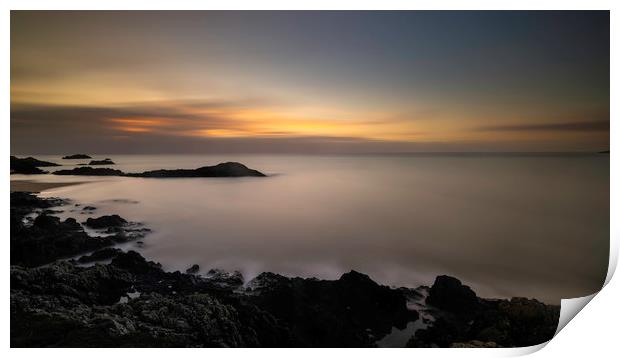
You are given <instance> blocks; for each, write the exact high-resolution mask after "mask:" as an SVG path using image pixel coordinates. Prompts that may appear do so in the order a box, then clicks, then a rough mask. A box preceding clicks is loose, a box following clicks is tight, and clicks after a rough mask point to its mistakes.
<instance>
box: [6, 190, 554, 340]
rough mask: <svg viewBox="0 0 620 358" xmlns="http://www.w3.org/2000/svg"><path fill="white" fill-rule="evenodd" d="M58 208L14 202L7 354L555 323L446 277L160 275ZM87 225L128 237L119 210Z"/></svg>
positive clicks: (537, 333)
mask: <svg viewBox="0 0 620 358" xmlns="http://www.w3.org/2000/svg"><path fill="white" fill-rule="evenodd" d="M62 204H63V201H62V200H60V199H40V198H37V197H36V196H34V195H30V194H25V193H14V194H12V196H11V346H12V347H373V346H376V345H377V342H378V341H379V340H381V339H382V338H384V337H386V336H388V335H390V334H391V332H394V330H403V332H405V331H404V330H406V327H408V324H409V323H411V322H419V321H420V320H422V321H424V325H422V327H423V328H421V329H418V330H417V331H415V332H410V333H409V334H410V336H411V338H410V339H409V342H408V343H407V345H408V346H411V347H434V346H438V347H475V346H478V347H497V346H521V345H532V344H538V343H542V342H545V341H547V340H549V339H551V338H552V337H553V334H554V332H555V329H556V327H557V323H558V318H559V308H558V307H557V306H549V305H545V304H543V303H540V302H538V301H536V300H529V299H524V298H513V299H511V300H489V299H482V298H479V297H477V296H476V294H475V293H474V292H473V291H472V290H471V289H470V288H469V287H467V286H464V285H463V284H462V283H461V282H460V281H459V280H457V279H455V278H453V277H449V276H439V277H438V278H437V279H436V280H435V282H434V284H433V285H432V287H430V289H429V288H426V287H420V288H417V289H412V288H390V287H387V286H382V285H380V284H377V283H376V282H374V281H373V280H372V279H370V277H368V276H367V275H364V274H362V273H359V272H355V271H351V272H349V273H345V274H343V275H342V276H341V277H340V278H339V279H338V280H318V279H314V278H310V279H303V278H289V277H284V276H281V275H278V274H274V273H269V272H267V273H262V274H260V275H258V276H257V277H256V278H254V279H252V280H250V281H249V282H246V280H244V278H243V276H242V275H241V274H240V273H238V272H233V273H229V272H225V271H221V270H216V269H213V270H209V271H208V272H207V273H206V274H205V275H204V276H203V275H200V274H198V272H199V271H200V267H198V266H197V265H195V266H192V267H191V268H190V270H188V272H189V273H181V272H178V271H177V272H166V271H165V270H163V269H162V267H161V265H159V264H157V263H155V262H151V261H147V260H146V259H144V258H143V257H142V256H141V255H140V254H138V253H137V252H134V251H128V252H123V251H122V250H120V249H118V248H114V247H107V246H109V245H108V244H112V243H113V242H107V243H106V245H103V246H106V247H104V248H102V249H98V250H97V249H96V248H95V246H99V242H100V241H92V240H105V238H94V237H90V236H88V235H86V233H84V230H83V228H82V227H81V225H80V224H79V223H77V222H76V221H75V220H73V219H71V218H69V219H66V220H64V221H61V220H60V219H59V218H56V217H54V216H52V214H54V211H53V208H54V207H55V206H58V205H62ZM42 211H47V212H45V213H43V212H42ZM33 212H35V215H37V216H36V218H35V219H34V222H32V223H30V222H28V220H26V218H27V217H31V215H32V214H33ZM29 215H30V216H29ZM87 223H88V221H87V222H86V223H85V224H87ZM91 224H94V225H95V226H96V227H99V228H100V230H103V229H104V228H105V230H109V231H110V232H112V233H114V234H112V236H111V237H115V236H116V235H121V236H122V234H121V233H124V235H125V238H127V235H128V233H127V232H125V230H129V229H126V228H127V225H128V224H129V222H127V220H125V219H123V218H121V217H119V216H117V215H110V216H103V217H99V218H93V221H91ZM130 234H131V231H129V235H130ZM106 237H110V236H106ZM111 240H112V241H114V239H111ZM103 246H102V247H103ZM14 248H15V252H14V251H13V250H14ZM67 248H69V249H67ZM93 250H94V252H92V251H93ZM80 254H84V255H82V256H81V257H78V256H79V255H80ZM69 256H71V257H75V259H70V260H58V259H59V258H68V257H69ZM45 263H47V265H44V266H39V265H41V264H45ZM86 263H88V264H92V263H95V264H94V265H93V266H89V267H84V266H82V264H86ZM414 301H415V302H416V303H417V305H416V306H413V305H412V302H414ZM422 314H423V315H422ZM422 317H423V318H422ZM403 345H404V342H403Z"/></svg>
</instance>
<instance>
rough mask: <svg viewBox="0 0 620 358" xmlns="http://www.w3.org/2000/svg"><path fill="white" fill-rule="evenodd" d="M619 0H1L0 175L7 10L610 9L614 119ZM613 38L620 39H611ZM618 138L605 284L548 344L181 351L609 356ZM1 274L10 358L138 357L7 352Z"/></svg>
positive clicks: (158, 352)
mask: <svg viewBox="0 0 620 358" xmlns="http://www.w3.org/2000/svg"><path fill="white" fill-rule="evenodd" d="M617 3H618V2H617V1H615V2H614V1H597V0H590V1H574V0H573V1H569V0H565V1H558V0H554V1H550V0H547V1H542V0H521V1H492V0H473V1H471V0H470V1H463V0H461V1H459V0H451V1H432V2H430V1H428V2H424V1H411V0H409V1H405V0H382V1H376V2H373V1H365V0H357V1H336V0H316V1H307V0H298V1H283V0H280V1H276V0H262V1H252V0H245V1H242V0H229V1H192V0H175V1H174V2H167V1H163V0H150V1H146V0H134V1H126V0H125V1H119V0H107V1H93V0H90V1H78V0H55V1H53V2H52V1H45V0H28V1H26V0H22V1H13V0H9V1H5V2H3V8H4V9H3V10H4V11H3V12H2V15H1V19H2V27H1V28H2V31H0V39H1V40H0V41H1V42H0V44H1V46H2V49H3V51H4V56H2V59H1V61H2V64H3V67H2V68H3V69H4V72H3V75H2V78H3V86H2V87H1V88H0V91H1V93H2V98H4V101H2V102H1V103H2V104H1V106H2V113H3V115H4V119H3V121H2V124H1V125H2V129H3V130H2V133H3V136H4V140H3V142H2V148H3V150H4V154H3V156H1V157H0V161H1V162H2V164H3V168H4V173H7V174H6V175H8V173H9V161H8V157H9V153H10V146H9V130H10V121H9V109H10V84H9V83H10V82H9V59H10V57H9V53H10V46H9V41H10V17H9V16H10V14H9V11H8V10H10V9H20V10H28V9H30V10H41V9H49V10H61V9H67V10H70V9H74V10H78V9H83V10H97V9H108V10H113V9H119V10H120V9H123V10H135V9H153V10H157V9H159V10H163V9H170V10H195V9H214V10H225V9H262V10H269V9H289V10H310V9H313V10H320V9H331V10H342V9H366V10H379V9H382V10H388V9H418V10H433V9H443V10H450V9H452V10H476V9H495V10H511V9H514V10H517V9H520V10H528V9H532V10H549V9H558V10H559V9H565V10H597V9H598V10H608V9H610V10H612V11H611V39H612V41H611V44H612V46H611V59H612V62H611V101H610V105H611V112H610V113H611V118H615V114H616V112H617V111H616V109H617V107H618V95H617V94H618V91H617V84H618V71H617V70H615V66H617V60H618V55H617V54H618V52H617V47H618V46H617V45H613V44H614V41H613V39H616V40H617V39H619V38H620V36H618V31H619V26H618V24H619V20H620V17H619V16H618V14H617V10H618V8H619V6H618V5H616V4H617ZM616 42H618V41H616ZM617 139H618V125H617V124H616V123H615V121H613V120H612V121H611V147H612V148H611V151H612V155H611V158H610V161H611V163H610V164H611V167H610V173H611V187H610V196H611V197H610V200H611V201H610V204H611V206H610V215H611V227H610V233H611V248H612V250H611V252H610V255H611V257H610V271H609V273H608V277H607V279H608V282H609V284H608V285H607V286H606V287H605V289H604V290H603V292H602V294H600V295H596V297H593V298H592V302H591V303H590V304H589V305H587V307H585V308H584V309H583V311H582V312H581V313H580V314H579V315H577V317H576V318H575V319H574V320H573V321H574V322H572V323H569V324H568V325H567V326H566V328H565V329H563V330H562V331H561V332H560V333H559V334H558V336H557V337H555V338H554V339H553V340H551V341H550V342H549V343H548V344H547V345H541V346H537V347H530V348H522V349H497V350H493V349H491V350H489V349H487V350H477V349H476V350H463V349H459V350H454V349H453V350H440V349H437V350H427V349H425V350H423V349H415V350H407V349H390V350H379V349H377V350H368V349H355V350H350V351H346V352H345V351H341V350H335V349H321V350H304V349H295V351H294V352H293V351H291V350H289V349H261V350H252V351H248V350H245V349H234V350H209V351H204V350H187V349H186V350H184V351H183V354H187V355H191V356H198V355H200V356H202V355H205V354H209V355H213V354H215V355H217V356H233V357H234V356H241V355H245V354H248V355H258V356H259V357H260V356H265V357H267V356H268V357H274V356H282V357H285V356H286V357H288V356H290V355H291V354H295V355H298V356H300V357H310V356H314V355H315V354H321V355H323V354H327V355H340V354H343V353H345V354H352V355H355V356H359V357H367V356H371V355H372V356H375V355H378V354H381V355H384V354H388V355H390V356H403V357H404V356H405V355H406V356H407V357H410V356H411V355H412V354H413V355H420V354H422V355H424V356H439V357H444V356H454V355H459V356H463V355H464V356H471V357H480V356H498V355H499V356H506V355H509V356H513V355H523V354H528V353H532V352H534V351H537V350H538V349H540V348H542V347H545V346H546V348H545V349H542V350H540V351H539V352H538V353H537V355H538V356H541V357H555V356H564V355H569V356H573V355H576V354H578V355H580V356H583V355H587V354H596V353H597V352H598V353H607V354H605V356H609V355H613V352H618V348H617V344H616V339H617V333H616V332H617V330H616V329H617V328H616V327H617V323H616V322H617V320H618V318H620V315H619V314H618V313H619V309H618V306H619V305H620V288H619V286H618V283H617V281H618V279H616V280H612V281H609V280H610V279H611V278H612V276H613V272H614V271H615V266H616V264H617V257H618V237H619V235H618V234H619V233H620V232H619V231H618V225H617V224H616V222H617V220H616V219H618V218H619V217H618V205H617V203H618V199H619V197H618V195H619V194H618V190H616V187H615V185H614V184H615V183H616V182H617V180H616V179H617V178H618V163H619V159H618V158H619V157H618V156H616V155H614V154H613V153H614V152H615V150H617V149H618V148H615V146H614V143H615V142H617ZM8 184H9V183H8V180H7V181H6V182H5V189H4V190H3V191H1V193H0V195H1V196H2V198H3V201H4V203H5V204H4V205H5V215H0V220H2V228H3V230H4V232H5V234H7V232H8V230H9V215H8V205H7V204H8V201H9V187H8V186H9V185H8ZM3 239H4V245H6V246H5V250H2V253H1V255H2V259H3V260H2V262H5V263H6V265H7V266H8V265H9V262H10V258H9V255H10V254H9V250H8V249H7V248H8V244H9V243H8V242H9V240H8V235H4V236H3ZM1 277H2V285H3V287H5V290H6V291H5V295H4V297H5V301H4V302H5V303H4V305H3V308H4V309H3V310H2V322H3V323H4V324H3V325H2V336H1V337H2V341H3V342H4V347H5V349H6V350H7V351H8V353H10V354H12V355H14V356H28V357H29V356H33V355H40V354H44V355H46V356H51V357H56V356H58V357H61V356H62V357H65V356H78V355H80V356H82V355H84V354H88V355H91V356H94V357H100V356H101V357H103V356H108V355H109V354H111V353H112V354H121V355H125V354H127V355H129V354H136V352H135V351H130V350H127V349H117V350H114V352H110V351H108V350H102V349H96V350H89V351H87V352H86V351H84V350H82V349H72V350H68V349H62V350H45V351H41V350H32V349H22V350H16V349H13V350H10V349H9V312H8V311H9V306H10V305H9V302H8V301H9V299H10V297H9V294H8V292H7V291H8V288H9V273H8V270H6V271H5V273H4V275H2V276H1ZM140 353H142V354H148V355H152V356H155V357H166V356H169V355H170V354H174V353H175V352H171V351H169V350H168V349H149V350H148V351H140Z"/></svg>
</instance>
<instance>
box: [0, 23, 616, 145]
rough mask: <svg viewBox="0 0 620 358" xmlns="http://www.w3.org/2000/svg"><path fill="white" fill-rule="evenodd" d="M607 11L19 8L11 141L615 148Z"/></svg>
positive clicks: (15, 30)
mask: <svg viewBox="0 0 620 358" xmlns="http://www.w3.org/2000/svg"><path fill="white" fill-rule="evenodd" d="M609 120H610V115H609V12H607V11H538V12H525V11H503V12H502V11H482V12H479V11H393V12H378V11H374V12H373V11H370V12H364V11H318V12H316V11H306V12H292V11H255V12H253V11H230V12H228V11H151V12H149V11H90V12H86V11H12V12H11V152H12V153H13V154H20V153H21V154H25V153H27V154H37V153H40V154H57V153H58V154H59V153H73V152H88V153H210V152H217V153H226V152H233V153H253V152H257V153H271V152H273V153H386V152H387V153H389V152H398V153H402V152H434V151H448V152H454V151H485V152H486V151H491V152H502V151H509V152H515V151H517V152H521V151H525V152H541V151H553V152H556V151H600V150H607V149H609Z"/></svg>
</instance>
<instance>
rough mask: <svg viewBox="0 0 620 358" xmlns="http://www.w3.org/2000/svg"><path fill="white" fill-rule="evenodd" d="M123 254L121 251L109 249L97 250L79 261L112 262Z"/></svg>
mask: <svg viewBox="0 0 620 358" xmlns="http://www.w3.org/2000/svg"><path fill="white" fill-rule="evenodd" d="M121 252H123V251H122V250H121V249H117V248H113V247H107V248H104V249H101V250H97V251H95V252H93V253H92V254H90V255H86V256H82V257H80V258H79V259H78V262H79V263H89V262H95V261H103V260H110V259H113V258H115V257H116V256H118V255H119V254H120V253H121Z"/></svg>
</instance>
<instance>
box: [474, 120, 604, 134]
mask: <svg viewBox="0 0 620 358" xmlns="http://www.w3.org/2000/svg"><path fill="white" fill-rule="evenodd" d="M476 130H478V131H487V132H530V131H568V132H604V131H609V121H583V122H559V123H540V124H530V123H528V124H512V125H497V126H481V127H477V128H476Z"/></svg>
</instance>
